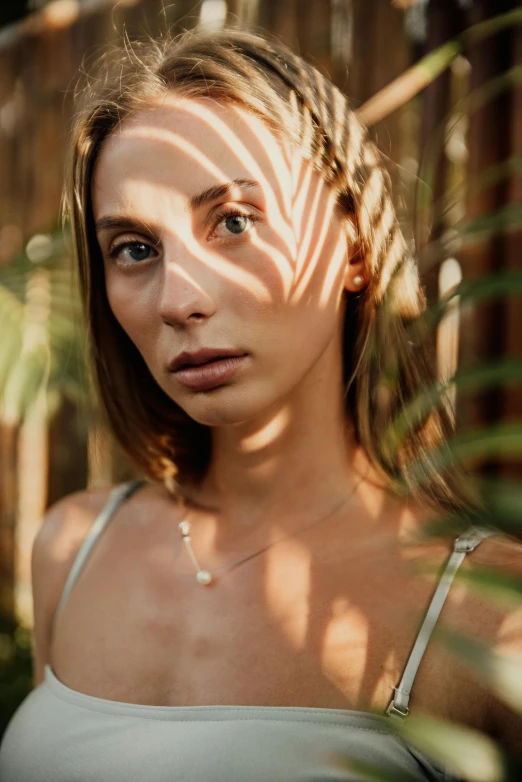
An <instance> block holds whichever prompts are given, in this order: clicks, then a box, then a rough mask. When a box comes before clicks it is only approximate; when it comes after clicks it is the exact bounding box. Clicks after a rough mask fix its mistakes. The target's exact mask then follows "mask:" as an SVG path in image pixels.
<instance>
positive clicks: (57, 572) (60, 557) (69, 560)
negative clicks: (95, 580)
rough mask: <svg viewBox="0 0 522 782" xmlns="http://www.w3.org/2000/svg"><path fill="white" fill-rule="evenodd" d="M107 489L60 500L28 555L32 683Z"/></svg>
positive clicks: (45, 655)
mask: <svg viewBox="0 0 522 782" xmlns="http://www.w3.org/2000/svg"><path fill="white" fill-rule="evenodd" d="M108 493H109V490H108V489H102V490H95V491H84V492H78V493H76V494H72V495H70V496H68V497H65V498H64V499H63V500H60V501H59V502H58V503H56V505H53V507H52V508H50V509H49V510H48V511H47V513H46V515H45V516H44V519H43V522H42V525H41V527H40V529H39V530H38V533H37V534H36V537H35V539H34V542H33V547H32V553H31V583H32V595H33V613H34V627H33V661H34V681H35V686H38V685H39V684H40V683H41V682H42V681H43V677H44V668H45V665H46V664H48V663H49V660H50V649H51V641H52V628H53V621H54V616H55V614H56V609H57V607H58V603H59V601H60V597H61V594H62V592H63V589H64V586H65V582H66V580H67V576H68V575H69V572H70V570H71V567H72V564H73V562H74V559H75V557H76V555H77V553H78V550H79V548H80V546H81V544H82V542H83V540H84V539H85V536H86V535H87V532H88V530H89V529H90V527H91V525H92V524H93V522H94V520H95V519H96V516H97V515H98V513H99V512H100V510H101V508H102V507H103V505H104V504H105V502H106V501H107V498H108Z"/></svg>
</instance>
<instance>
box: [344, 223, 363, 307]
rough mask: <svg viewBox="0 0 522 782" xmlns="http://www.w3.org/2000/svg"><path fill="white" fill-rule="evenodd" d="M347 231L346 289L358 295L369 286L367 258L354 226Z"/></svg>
mask: <svg viewBox="0 0 522 782" xmlns="http://www.w3.org/2000/svg"><path fill="white" fill-rule="evenodd" d="M350 229H351V230H349V231H347V241H346V252H347V262H346V272H345V275H344V288H345V290H347V291H349V292H350V293H358V292H359V291H360V290H362V289H363V288H364V287H365V286H366V285H367V284H368V273H367V270H366V264H365V256H364V253H363V252H362V249H361V247H360V245H359V242H358V241H357V235H356V232H355V230H354V226H350Z"/></svg>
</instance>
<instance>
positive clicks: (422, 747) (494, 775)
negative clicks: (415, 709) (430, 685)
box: [393, 714, 506, 782]
mask: <svg viewBox="0 0 522 782" xmlns="http://www.w3.org/2000/svg"><path fill="white" fill-rule="evenodd" d="M393 728H394V730H395V731H396V732H397V733H398V735H399V736H401V738H402V739H404V741H406V742H407V743H408V744H411V745H413V746H414V747H417V748H418V749H419V751H420V752H422V753H423V754H425V755H426V756H428V757H429V758H432V759H433V761H434V762H437V763H439V765H441V766H446V767H447V768H448V769H449V770H450V771H451V772H452V773H453V774H455V775H456V776H459V777H464V778H465V779H467V780H469V781H470V782H502V780H504V779H505V774H504V770H505V766H506V763H505V761H504V758H503V755H502V752H501V750H500V749H499V747H498V746H497V745H496V744H495V742H494V741H493V740H492V739H490V738H489V737H487V736H485V735H484V734H483V733H480V732H479V731H476V730H473V729H472V728H468V727H464V726H463V725H459V724H456V723H450V722H443V721H441V720H437V719H435V718H433V717H425V716H417V715H412V714H410V716H409V717H408V718H407V719H406V720H404V721H403V722H401V723H399V722H395V721H394V725H393Z"/></svg>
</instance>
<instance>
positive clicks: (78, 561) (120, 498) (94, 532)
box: [53, 479, 147, 626]
mask: <svg viewBox="0 0 522 782" xmlns="http://www.w3.org/2000/svg"><path fill="white" fill-rule="evenodd" d="M145 483H147V481H146V480H144V479H140V480H132V481H127V483H123V484H121V485H120V486H115V487H114V489H113V490H112V491H111V493H110V495H109V499H108V500H107V503H106V504H105V505H104V507H103V508H102V510H101V511H100V513H99V514H98V516H97V517H96V519H95V521H94V524H93V525H92V527H91V528H90V530H89V532H88V533H87V535H86V536H85V539H84V541H83V542H82V544H81V546H80V548H79V550H78V553H77V555H76V558H75V560H74V562H73V565H72V567H71V570H70V571H69V575H68V576H67V581H66V582H65V586H64V588H63V592H62V595H61V597H60V602H59V603H58V608H57V609H56V613H55V615H54V619H53V626H54V623H55V622H56V619H57V618H58V616H59V614H61V612H62V611H63V608H64V606H65V603H66V602H67V598H68V597H69V595H70V594H71V591H72V588H73V586H74V584H75V583H76V579H77V578H78V576H79V575H80V572H81V570H82V568H83V566H84V565H85V563H86V561H87V558H88V556H89V554H90V552H91V549H92V548H93V546H94V545H95V543H96V541H97V540H98V538H99V537H100V535H101V533H102V532H103V530H104V529H105V527H106V526H107V524H108V522H109V521H110V519H111V518H112V517H113V516H114V514H115V513H116V511H117V510H118V508H119V507H120V505H121V504H122V502H125V500H127V499H129V497H131V496H132V495H133V494H134V492H136V491H137V490H138V489H140V488H141V487H142V486H143V485H144V484H145Z"/></svg>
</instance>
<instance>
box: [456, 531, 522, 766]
mask: <svg viewBox="0 0 522 782" xmlns="http://www.w3.org/2000/svg"><path fill="white" fill-rule="evenodd" d="M461 570H462V572H461V574H460V578H458V579H457V584H456V586H457V601H456V603H457V604H459V608H458V609H456V610H455V612H454V614H455V615H454V616H453V620H454V621H452V626H453V628H454V629H455V630H458V631H462V632H465V633H466V634H468V635H469V636H471V637H473V638H475V639H476V640H478V641H480V642H481V643H482V644H484V645H485V646H487V647H488V648H489V650H490V652H492V653H493V655H494V657H493V658H492V659H496V660H497V661H498V663H495V664H494V667H497V666H498V672H497V674H495V675H494V676H493V678H494V679H495V680H496V681H495V682H493V681H490V682H489V684H488V683H486V684H487V689H488V691H489V697H488V699H489V709H488V721H487V722H488V733H490V735H492V736H493V737H494V738H496V739H497V740H498V741H499V743H500V744H501V746H502V747H503V748H504V749H506V750H507V751H508V752H512V753H513V754H515V755H516V756H518V757H519V758H522V714H521V713H520V711H518V710H516V709H514V708H513V707H512V705H511V706H510V705H508V704H507V703H506V701H505V699H503V698H500V697H498V693H495V686H494V685H495V684H496V685H498V684H499V683H500V682H501V679H502V676H503V674H502V671H503V670H505V671H510V674H509V675H510V676H512V677H514V679H518V680H520V678H521V677H522V542H520V541H518V540H515V539H513V538H510V537H507V536H503V535H494V536H492V537H490V538H487V539H486V540H483V541H482V543H481V544H480V545H479V546H478V547H477V548H476V549H475V550H474V551H473V552H471V553H470V554H468V555H467V556H466V558H465V560H464V562H463V564H462V566H461ZM455 620H456V621H455ZM502 658H504V659H505V662H506V665H505V668H504V665H503V663H502ZM477 662H480V660H478V658H477ZM492 664H493V663H492ZM472 668H473V669H474V670H476V672H477V675H478V677H479V680H480V678H482V679H483V677H484V671H481V670H480V668H481V666H480V665H478V666H477V667H475V665H472ZM513 685H516V681H515V680H514V681H513ZM514 689H517V688H516V687H514V688H513V691H514ZM505 691H507V690H506V688H505Z"/></svg>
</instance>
